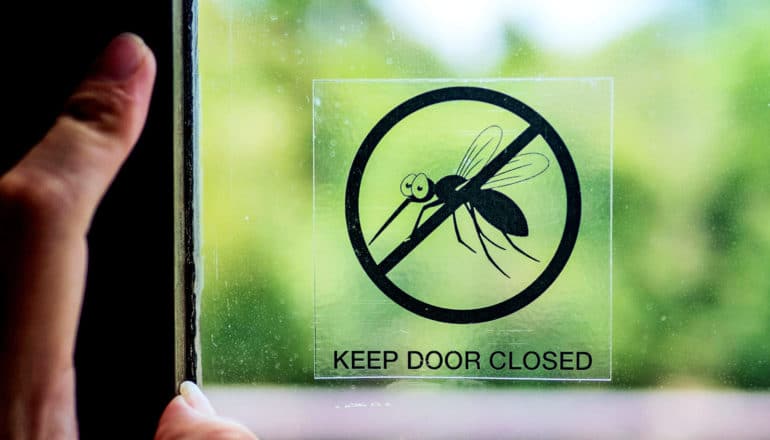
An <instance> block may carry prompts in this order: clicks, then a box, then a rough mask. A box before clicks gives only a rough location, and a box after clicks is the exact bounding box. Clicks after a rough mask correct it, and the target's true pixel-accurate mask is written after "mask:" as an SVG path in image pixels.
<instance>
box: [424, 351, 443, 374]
mask: <svg viewBox="0 0 770 440" xmlns="http://www.w3.org/2000/svg"><path fill="white" fill-rule="evenodd" d="M431 355H433V357H434V358H435V357H436V356H438V364H435V363H434V364H433V365H431V362H430V359H431ZM443 363H444V359H443V358H442V357H441V353H439V352H437V351H436V350H431V351H429V352H428V354H426V355H425V365H427V366H428V368H430V369H431V370H438V369H439V368H441V365H442V364H443Z"/></svg>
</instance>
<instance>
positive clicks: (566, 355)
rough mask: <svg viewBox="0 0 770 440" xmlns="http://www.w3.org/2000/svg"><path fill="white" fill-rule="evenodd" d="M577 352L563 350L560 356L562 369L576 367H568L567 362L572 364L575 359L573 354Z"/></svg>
mask: <svg viewBox="0 0 770 440" xmlns="http://www.w3.org/2000/svg"><path fill="white" fill-rule="evenodd" d="M573 354H575V352H573V351H562V352H561V355H560V358H561V369H562V370H574V369H575V367H568V366H567V365H566V364H571V363H572V362H574V361H575V359H573V358H572V355H573Z"/></svg>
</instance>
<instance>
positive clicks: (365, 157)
mask: <svg viewBox="0 0 770 440" xmlns="http://www.w3.org/2000/svg"><path fill="white" fill-rule="evenodd" d="M448 101H477V102H482V103H488V104H492V105H494V106H497V107H499V108H502V109H504V110H507V111H509V112H511V113H513V114H514V115H516V116H518V117H519V118H521V119H522V120H524V121H525V122H526V123H528V124H529V126H528V127H527V128H526V129H525V130H524V131H523V132H521V133H520V134H519V135H518V136H517V137H516V138H515V139H514V140H513V141H512V142H511V143H509V144H508V145H507V146H505V147H504V148H503V149H502V150H500V152H499V153H497V154H494V153H493V156H491V157H490V158H489V160H488V161H487V162H486V163H485V164H483V166H481V164H479V163H478V161H474V160H472V159H471V160H468V157H469V156H468V155H469V154H470V155H471V156H470V157H473V156H472V155H473V154H474V153H473V152H471V149H470V148H469V150H468V152H466V157H464V158H463V161H462V162H461V165H460V167H458V170H457V173H456V174H455V175H452V176H447V177H445V178H443V179H440V180H439V181H438V182H436V183H434V182H433V181H430V180H429V179H427V177H426V176H425V175H424V174H420V175H410V176H407V178H406V179H404V181H403V182H402V193H404V195H405V196H406V197H407V198H406V200H405V201H404V203H402V204H401V206H399V207H398V209H396V211H395V212H394V213H393V214H392V215H391V217H390V218H389V219H388V220H387V221H386V222H385V223H384V224H383V225H382V227H381V228H380V230H379V231H378V232H377V233H376V234H374V236H373V237H371V238H370V240H369V241H368V242H367V240H366V239H365V238H364V234H363V232H362V229H361V220H360V216H359V194H360V190H361V181H362V178H363V174H364V170H365V169H366V166H367V163H368V162H369V159H370V157H371V155H372V153H373V152H374V150H375V149H376V148H377V146H378V145H379V143H380V141H381V140H382V139H383V138H384V137H385V135H386V134H387V133H388V132H389V131H390V130H391V129H392V128H393V127H394V126H395V125H396V124H398V123H399V122H400V121H401V120H403V119H404V118H407V117H408V116H409V115H411V114H412V113H414V112H416V111H418V110H421V109H424V108H426V107H429V106H431V105H436V104H440V103H443V102H448ZM495 128H497V129H499V127H497V126H490V127H488V128H487V129H485V130H484V131H487V130H493V131H494V130H495ZM484 131H482V133H481V134H479V137H481V136H482V135H483V134H484ZM538 136H541V137H542V138H543V139H544V140H545V142H546V143H547V144H548V147H549V148H550V149H551V151H552V152H553V154H554V157H555V158H556V161H557V164H558V166H559V168H560V170H561V174H562V177H563V179H564V187H565V189H566V195H567V197H566V204H567V205H566V221H565V224H564V230H563V232H562V236H561V240H560V241H559V245H558V247H557V249H556V252H555V254H554V256H553V257H552V258H551V260H550V261H549V262H548V264H547V265H546V266H545V269H544V270H543V271H542V272H541V273H540V275H539V276H538V277H537V278H535V280H534V281H532V283H530V284H529V285H528V286H527V287H525V288H524V289H523V290H521V291H513V292H510V293H506V297H507V299H505V300H504V301H501V302H499V303H497V304H493V305H490V306H486V307H480V308H473V309H452V308H445V307H440V306H436V305H433V304H429V303H427V302H424V301H421V300H419V299H417V298H415V297H414V296H413V295H410V294H409V293H407V292H405V291H404V290H403V289H401V288H400V287H399V286H397V285H396V284H395V283H394V282H393V281H392V280H391V279H390V278H389V277H388V274H389V272H390V271H391V270H393V268H395V267H396V266H397V265H398V264H399V263H400V262H401V261H402V260H403V259H404V258H405V257H406V256H407V255H408V254H409V253H410V252H412V251H413V250H414V249H415V248H416V247H417V246H419V245H420V244H421V243H422V242H423V241H424V240H425V239H426V238H427V237H428V236H429V235H430V234H431V233H432V232H433V231H435V230H436V228H438V227H439V226H440V225H441V224H442V223H443V222H444V221H445V220H447V219H449V218H450V217H451V218H452V221H453V222H454V227H455V232H456V234H457V240H458V242H459V243H460V244H462V245H464V246H465V247H467V248H468V249H470V250H471V251H473V252H476V251H475V250H474V249H472V248H471V247H470V246H469V245H468V244H467V243H466V242H465V241H464V240H463V239H462V238H461V236H460V234H459V231H458V229H457V223H456V218H455V211H457V210H458V209H460V208H464V209H467V210H468V212H469V213H470V215H471V218H472V219H473V222H474V226H475V228H476V232H477V234H478V240H479V243H480V244H481V246H482V248H483V249H482V250H483V254H485V255H486V257H487V259H488V260H489V262H490V263H491V264H492V265H494V266H495V268H496V269H497V270H498V271H499V272H500V273H501V274H502V275H504V276H508V275H507V273H506V272H505V271H504V270H503V269H502V268H501V267H499V266H498V265H497V263H496V262H495V260H494V259H493V258H492V256H491V255H490V254H489V252H488V250H487V245H486V244H485V240H486V243H489V244H490V245H495V246H498V245H497V244H496V243H495V242H493V241H492V240H491V239H489V237H487V236H486V235H485V234H484V233H483V231H482V230H481V229H480V227H479V224H478V221H477V217H476V212H478V213H479V214H481V215H482V216H483V217H484V218H486V219H487V220H488V221H489V220H490V218H491V219H493V220H494V223H493V222H492V221H490V223H491V224H493V225H494V226H495V227H496V228H498V229H499V230H500V231H501V232H502V233H503V236H504V237H505V239H506V240H507V241H508V244H510V245H511V246H512V247H513V248H514V249H515V250H516V251H518V252H519V253H521V254H522V255H523V256H525V257H527V258H530V259H532V260H535V261H538V260H537V259H536V258H535V257H533V256H532V255H529V254H528V253H527V252H526V251H525V250H523V249H521V248H520V247H518V246H517V245H516V244H515V243H514V242H513V241H512V240H511V239H510V237H509V235H513V236H522V235H527V226H526V219H525V218H524V215H523V213H521V210H520V209H519V208H518V206H516V204H515V203H514V202H513V201H511V200H510V199H507V198H506V197H505V196H504V195H503V194H502V193H497V192H496V191H493V190H491V189H488V188H490V187H494V184H495V183H497V184H499V186H505V184H513V183H517V182H518V181H523V180H527V179H529V178H532V177H534V175H536V174H534V175H533V174H532V173H533V171H532V170H535V171H534V172H535V173H538V171H539V173H542V172H543V171H545V168H547V167H548V165H549V164H548V160H547V159H546V158H545V156H543V155H540V154H539V153H522V154H519V153H520V152H521V151H522V150H523V149H524V148H525V147H526V146H527V145H529V144H530V143H531V142H532V141H533V140H534V139H535V138H537V137H538ZM479 137H477V140H478V139H479ZM474 143H475V142H474ZM472 147H473V145H472ZM496 151H497V150H496V149H495V153H496ZM537 156H540V157H537ZM543 160H545V162H543ZM517 161H520V163H526V165H527V166H533V168H532V169H531V170H530V171H529V173H528V174H526V175H524V174H517V178H518V180H517V178H512V177H510V176H509V177H507V179H508V180H505V179H506V177H504V176H502V175H501V170H503V169H504V168H506V167H508V168H509V169H516V165H515V164H516V163H517ZM511 164H513V165H514V166H513V168H511ZM479 166H480V168H479ZM543 166H544V167H545V168H543ZM519 168H523V167H521V166H519ZM476 170H478V171H476ZM474 173H475V174H474ZM495 194H498V195H495ZM434 196H435V198H436V200H435V201H433V202H430V203H427V204H426V205H424V206H423V208H422V210H421V212H420V216H419V217H418V219H417V223H416V224H415V229H414V231H413V232H412V234H411V236H410V237H408V239H406V240H404V241H402V242H401V243H400V244H398V245H397V246H396V248H395V249H393V251H391V252H390V253H389V254H388V255H387V256H386V257H385V258H384V259H382V260H381V261H379V262H377V261H375V259H374V257H373V256H372V253H371V251H370V250H369V245H370V244H371V243H372V242H373V241H374V240H375V239H376V238H377V236H378V235H379V234H380V233H381V232H382V230H383V229H384V228H385V227H386V226H387V225H388V224H389V223H390V221H392V220H393V219H394V218H395V217H396V216H397V215H398V214H399V213H400V212H401V210H403V209H404V208H405V207H406V205H408V204H409V203H412V202H419V203H423V202H429V201H430V200H431V199H432V198H434ZM481 197H486V198H488V199H494V200H488V201H487V203H485V204H484V206H487V208H485V209H486V212H484V209H482V208H480V207H474V203H473V201H474V200H478V199H479V198H481ZM503 199H507V202H506V201H505V200H503ZM433 206H440V207H439V208H438V209H437V210H436V211H435V212H434V213H433V214H432V215H430V217H428V218H427V219H426V220H424V221H423V222H422V223H420V220H421V217H422V215H423V213H424V211H425V209H426V208H427V207H433ZM489 206H496V207H498V208H500V209H498V210H495V211H494V212H492V211H490V208H489ZM503 208H504V209H503ZM516 210H518V211H516ZM503 213H507V215H503ZM345 214H346V221H347V228H348V235H349V238H350V242H351V244H352V246H353V249H354V251H355V254H356V257H357V258H358V260H359V262H360V263H361V266H362V267H363V269H364V271H365V272H366V274H367V275H368V276H369V278H371V280H372V281H373V282H374V283H375V285H376V286H377V287H378V288H379V289H380V290H381V291H382V292H383V293H384V294H385V295H387V296H388V297H389V298H390V299H391V300H393V301H394V302H396V303H397V304H399V305H400V306H401V307H403V308H405V309H407V310H409V311H410V312H412V313H415V314H417V315H420V316H422V317H425V318H428V319H432V320H434V321H440V322H447V323H456V324H470V323H480V322H486V321H492V320H495V319H498V318H502V317H504V316H508V315H510V314H512V313H514V312H516V311H517V310H520V309H522V308H523V307H525V306H527V305H529V304H530V303H531V302H532V301H534V300H535V299H537V298H538V297H539V296H540V295H542V294H543V293H544V292H545V291H546V290H547V289H548V288H549V287H550V286H551V284H552V283H553V282H554V280H556V278H557V277H558V276H559V274H560V273H561V272H562V270H563V269H564V267H565V265H566V264H567V261H568V260H569V257H570V255H571V254H572V250H573V248H574V246H575V242H576V240H577V234H578V229H579V225H580V215H581V198H580V184H579V181H578V175H577V170H576V169H575V164H574V162H573V161H572V157H571V156H570V154H569V151H568V150H567V147H566V145H565V144H564V141H563V140H562V139H561V137H560V136H559V134H558V133H557V132H556V130H555V129H554V128H553V127H552V126H551V124H549V123H548V121H546V120H545V119H544V118H543V117H542V116H541V115H540V114H538V113H537V112H536V111H535V110H533V109H532V108H530V107H529V106H527V105H526V104H524V103H523V102H521V101H519V100H517V99H515V98H513V97H511V96H508V95H506V94H504V93H500V92H497V91H494V90H490V89H485V88H480V87H447V88H442V89H436V90H432V91H429V92H426V93H423V94H421V95H417V96H415V97H413V98H411V99H409V100H407V101H405V102H403V103H401V104H400V105H398V106H397V107H395V108H394V109H393V110H391V111H390V112H388V113H387V114H386V115H385V116H384V117H383V118H382V119H380V121H379V122H377V124H375V126H374V127H373V128H372V130H371V131H370V132H369V134H368V135H367V136H366V138H365V139H364V141H363V142H362V143H361V146H360V147H359V149H358V152H357V153H356V156H355V158H354V159H353V163H352V165H351V169H350V173H349V175H348V181H347V188H346V193H345ZM485 214H486V215H485ZM498 247H500V246H498Z"/></svg>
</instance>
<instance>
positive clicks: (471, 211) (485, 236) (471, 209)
mask: <svg viewBox="0 0 770 440" xmlns="http://www.w3.org/2000/svg"><path fill="white" fill-rule="evenodd" d="M465 209H467V210H468V213H469V214H470V215H473V211H474V210H473V208H471V207H470V206H468V205H467V204H466V205H465ZM479 232H481V236H482V237H484V238H485V239H486V240H487V241H488V242H489V243H490V244H491V245H492V246H494V247H496V248H498V249H500V250H503V251H504V250H505V248H504V247H502V246H500V245H499V244H497V243H495V241H494V240H492V239H491V238H489V237H487V234H485V233H484V231H482V230H481V229H479Z"/></svg>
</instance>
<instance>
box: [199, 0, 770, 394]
mask: <svg viewBox="0 0 770 440" xmlns="http://www.w3.org/2000/svg"><path fill="white" fill-rule="evenodd" d="M198 7H199V32H200V33H199V62H200V66H199V67H200V80H201V95H200V97H199V98H200V106H201V121H202V122H201V123H202V126H201V141H200V142H201V144H200V159H201V170H202V177H201V179H202V180H201V191H202V192H201V199H202V208H203V210H202V216H201V222H202V223H201V231H202V273H203V279H204V288H203V292H202V297H201V301H202V311H201V323H200V324H201V325H200V328H201V333H200V341H201V354H202V358H201V359H202V364H201V368H202V373H203V379H204V382H205V383H206V384H282V385H287V384H308V385H310V384H314V385H317V384H320V385H328V384H329V383H328V382H318V381H315V380H314V335H315V327H314V325H315V317H314V296H313V292H314V277H313V276H314V275H313V156H312V154H313V108H314V101H313V96H314V95H313V80H314V79H362V78H363V79H398V78H402V79H404V78H412V79H414V78H448V79H463V78H470V79H475V78H500V79H505V78H535V79H537V78H585V77H604V78H612V80H613V83H614V99H613V101H612V105H613V112H612V114H613V121H612V125H611V129H612V131H613V136H614V167H613V174H612V176H613V182H614V185H613V187H612V191H613V193H614V196H613V202H614V205H613V211H612V213H613V223H612V227H613V248H612V251H613V266H612V277H613V278H612V280H613V281H612V282H613V290H614V297H613V302H612V304H611V312H612V314H613V322H612V350H613V351H612V381H611V382H609V383H607V384H604V385H601V386H606V387H612V388H618V389H629V388H649V387H672V388H676V387H682V386H687V387H698V388H709V389H711V388H732V389H740V390H766V389H767V388H768V386H770V364H769V363H768V362H770V361H768V359H770V342H768V341H770V339H768V335H769V334H770V275H768V272H767V267H768V262H770V227H769V226H768V222H769V221H770V168H769V167H768V166H767V163H768V161H767V157H768V156H767V151H768V146H770V144H769V143H768V142H769V141H768V139H770V123H769V121H770V74H769V73H768V72H770V51H768V49H767V42H768V41H770V27H769V26H768V25H767V23H768V22H770V4H768V3H767V2H763V1H753V2H752V1H745V2H719V1H709V2H706V1H703V2H696V1H693V2H665V1H630V2H606V1H598V0H596V1H589V2H556V1H532V2H513V1H504V0H499V1H488V2H467V3H463V2H439V1H436V2H433V1H430V2H429V1H425V2H415V1H407V0H403V1H371V2H330V1H329V2H321V1H307V2H300V1H297V2H284V1H256V0H254V1H247V0H200V1H199V6H198ZM481 128H483V127H481ZM396 189H397V188H396ZM605 189H606V188H605ZM585 190H586V191H591V188H590V186H589V187H586V189H585ZM387 214H388V213H387V212H385V213H384V215H387ZM339 246H340V249H346V248H347V247H348V246H349V243H347V242H344V241H343V242H340V243H339ZM331 258H333V257H331ZM544 325H545V324H544ZM604 325H607V321H606V320H605V321H604ZM362 337H366V335H365V334H364V335H362ZM371 337H372V338H374V337H376V335H375V334H374V333H372V334H371ZM368 384H372V383H371V382H369V383H368ZM441 384H442V385H446V386H449V387H452V386H466V385H468V384H469V382H467V381H463V380H459V381H449V382H446V383H445V382H441ZM474 384H479V382H474ZM344 385H346V386H350V385H351V383H350V382H346V383H344ZM523 385H525V386H528V387H532V386H545V385H544V384H543V383H534V384H533V383H531V382H527V383H525V384H523ZM480 386H484V387H492V386H495V387H497V386H505V387H516V386H522V383H521V382H515V381H514V382H508V381H506V382H502V383H501V382H494V383H492V382H480ZM562 386H574V385H570V384H562ZM581 386H582V385H581Z"/></svg>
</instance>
